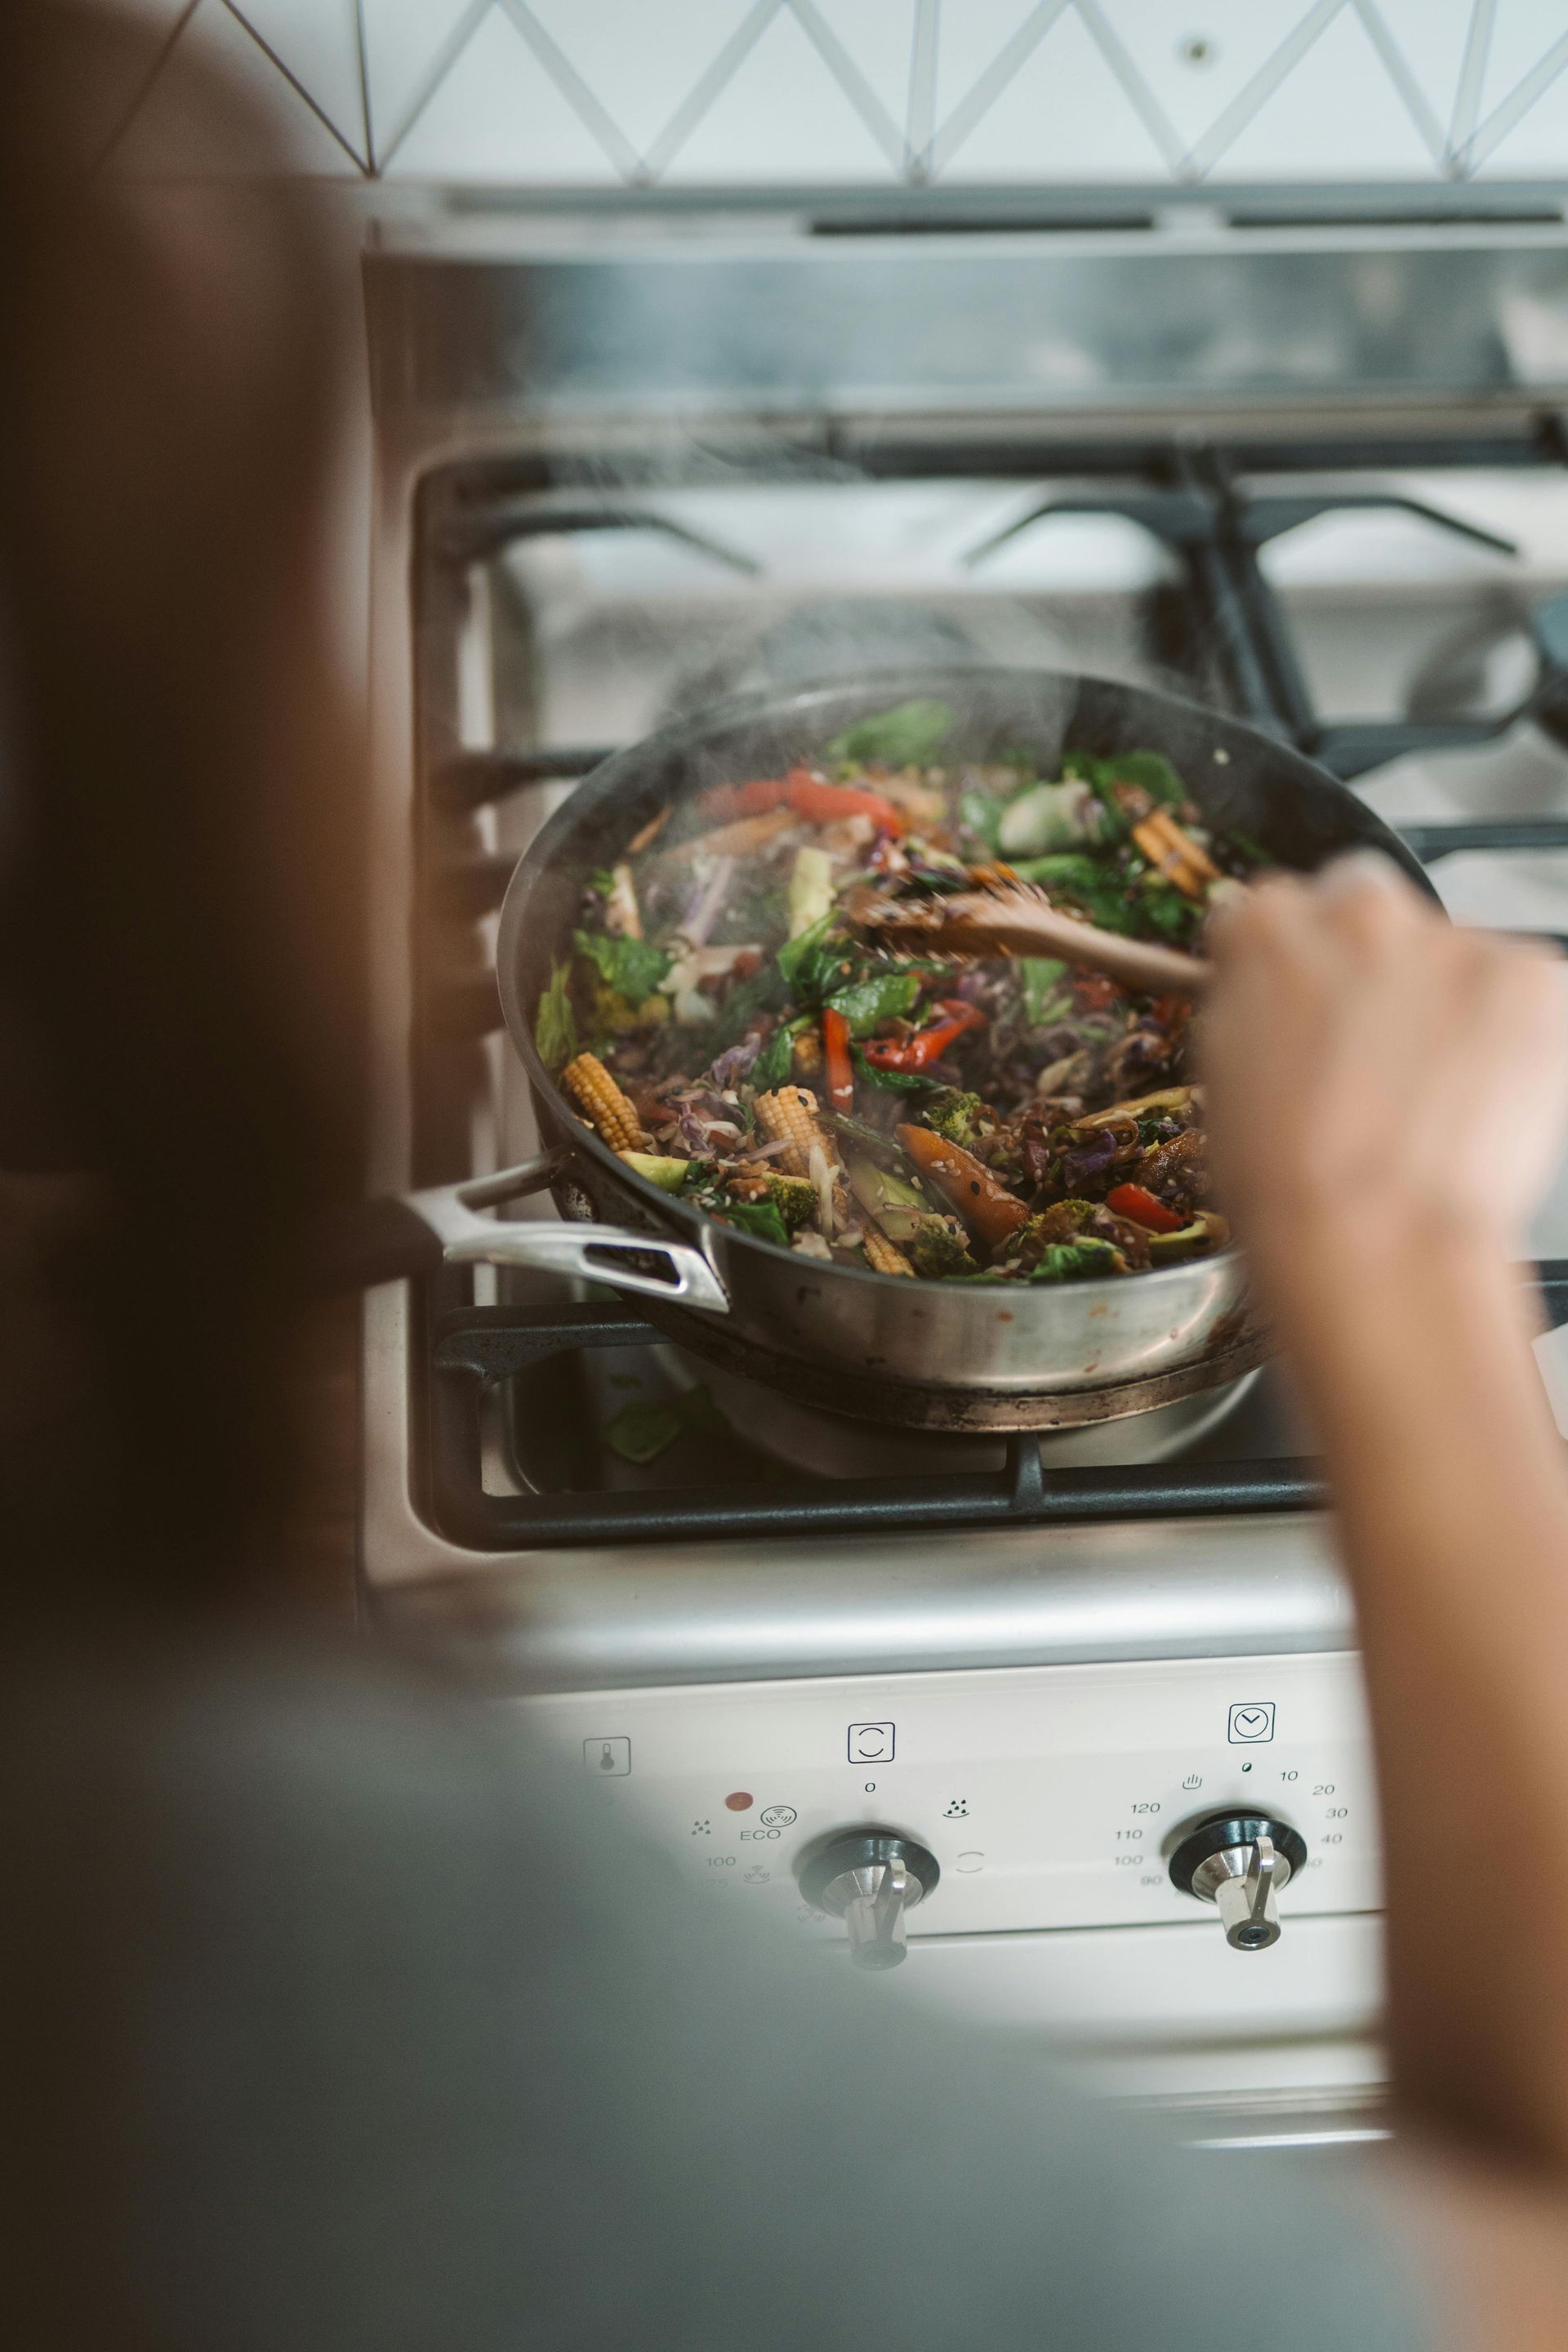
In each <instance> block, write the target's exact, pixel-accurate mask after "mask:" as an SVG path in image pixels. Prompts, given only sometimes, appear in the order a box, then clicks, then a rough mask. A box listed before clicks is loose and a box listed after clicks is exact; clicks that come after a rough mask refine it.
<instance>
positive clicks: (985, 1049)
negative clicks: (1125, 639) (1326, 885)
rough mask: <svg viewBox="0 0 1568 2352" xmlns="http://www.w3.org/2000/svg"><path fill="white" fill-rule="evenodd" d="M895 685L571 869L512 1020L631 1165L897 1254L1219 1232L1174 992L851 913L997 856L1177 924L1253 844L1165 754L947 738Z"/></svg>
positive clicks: (1040, 881)
mask: <svg viewBox="0 0 1568 2352" xmlns="http://www.w3.org/2000/svg"><path fill="white" fill-rule="evenodd" d="M951 730H952V712H951V711H950V710H949V709H948V708H947V706H946V705H945V704H942V703H940V702H936V701H934V700H933V701H924V700H917V701H912V702H909V703H904V704H900V706H899V708H898V709H895V710H890V711H887V712H884V713H882V714H881V715H880V716H879V717H878V718H874V719H867V720H864V721H862V722H860V724H858V726H856V727H852V728H849V729H847V730H845V731H844V733H843V734H842V735H840V736H839V737H837V739H836V740H834V741H833V742H832V743H830V744H829V745H827V746H826V752H825V755H824V760H823V764H822V765H821V766H820V767H816V766H807V765H805V764H801V765H797V766H795V767H793V768H790V769H788V770H787V772H785V773H784V774H782V775H777V776H766V777H757V778H751V779H747V778H742V779H739V780H737V781H736V782H731V783H722V784H717V785H714V786H711V787H710V789H708V790H707V791H705V792H703V793H699V794H698V795H696V796H695V798H694V799H691V800H689V801H686V802H678V803H675V804H674V806H673V807H672V809H670V810H668V811H666V812H664V813H662V814H660V815H658V816H656V817H654V818H651V819H649V820H648V821H647V823H645V824H643V825H642V827H641V829H640V831H638V832H637V834H636V835H635V836H634V838H633V839H632V840H631V841H630V842H629V843H628V845H627V846H626V849H625V850H624V851H623V853H622V854H621V856H619V858H618V859H617V861H616V863H615V864H614V865H613V866H610V867H608V868H606V869H605V870H604V871H602V872H600V873H598V874H595V876H593V877H591V880H590V883H589V885H588V887H587V888H586V890H585V892H584V901H583V904H582V907H581V909H580V911H579V915H578V918H577V920H576V922H575V924H574V928H573V930H572V935H571V951H570V953H569V954H568V955H567V956H566V957H565V958H564V959H563V960H562V961H557V962H555V963H553V964H552V967H551V976H550V981H549V984H548V986H547V987H546V988H545V989H544V990H543V991H542V993H541V995H540V999H539V1003H538V1009H537V1013H536V1020H535V1035H536V1038H537V1041H538V1045H539V1049H540V1053H541V1055H542V1058H543V1060H544V1061H545V1063H546V1065H547V1066H548V1067H549V1068H550V1069H551V1070H552V1072H556V1073H559V1074H560V1076H561V1077H562V1082H563V1087H564V1088H565V1090H566V1092H567V1094H568V1096H569V1097H570V1098H571V1100H572V1101H573V1103H574V1105H575V1107H576V1108H578V1109H579V1111H580V1112H581V1113H582V1115H583V1116H584V1118H585V1119H586V1120H587V1121H588V1122H589V1123H590V1124H591V1125H592V1126H593V1127H595V1129H597V1131H598V1132H599V1134H600V1135H601V1136H602V1137H603V1138H604V1139H605V1141H606V1142H607V1143H609V1144H610V1145H611V1147H612V1149H614V1150H616V1151H617V1152H618V1153H619V1155H620V1158H621V1160H622V1162H623V1164H624V1166H625V1167H626V1169H627V1170H628V1171H629V1172H631V1173H632V1174H634V1175H636V1176H637V1177H638V1178H640V1179H641V1180H642V1181H645V1182H647V1183H648V1184H651V1185H654V1186H656V1187H658V1189H659V1190H661V1191H664V1192H669V1193H679V1195H680V1196H681V1198H682V1199H683V1200H685V1201H687V1202H691V1203H692V1204H693V1205H695V1206H696V1207H698V1208H699V1209H700V1210H701V1211H702V1212H703V1213H705V1214H707V1215H709V1216H710V1217H712V1218H714V1219H716V1220H718V1221H719V1222H720V1223H724V1224H728V1225H730V1226H731V1227H733V1228H735V1229H737V1230H739V1231H741V1232H742V1233H744V1234H749V1235H750V1236H752V1238H753V1239H755V1240H758V1241H763V1242H767V1243H771V1244H773V1246H774V1247H775V1248H781V1249H793V1250H795V1251H796V1252H797V1253H801V1254H804V1255H808V1256H814V1257H817V1258H823V1259H831V1260H833V1261H834V1262H836V1263H837V1264H840V1265H859V1266H862V1267H864V1268H867V1269H868V1270H869V1271H871V1272H873V1273H877V1274H880V1275H885V1276H892V1277H896V1278H899V1279H904V1280H907V1279H909V1278H910V1276H917V1277H921V1278H924V1279H928V1280H934V1279H941V1280H948V1281H959V1280H970V1281H973V1280H985V1281H998V1280H1000V1281H1008V1282H1030V1283H1054V1282H1073V1281H1081V1280H1086V1279H1087V1280H1093V1279H1104V1278H1106V1277H1117V1278H1120V1277H1121V1276H1128V1275H1136V1274H1139V1273H1142V1272H1144V1271H1145V1270H1147V1269H1149V1268H1151V1267H1153V1266H1158V1265H1171V1264H1175V1263H1180V1261H1181V1260H1182V1259H1183V1258H1184V1257H1190V1256H1192V1255H1197V1254H1200V1253H1202V1252H1204V1251H1207V1250H1213V1249H1215V1248H1217V1247H1220V1246H1222V1245H1223V1244H1224V1243H1225V1241H1226V1237H1227V1235H1226V1225H1225V1222H1224V1220H1223V1219H1222V1218H1221V1217H1219V1216H1218V1215H1216V1214H1215V1212H1214V1211H1213V1210H1212V1209H1211V1208H1210V1207H1209V1206H1208V1201H1207V1193H1208V1180H1207V1166H1206V1157H1205V1145H1204V1135H1203V1126H1202V1104H1201V1100H1200V1098H1199V1096H1198V1094H1197V1093H1196V1091H1195V1090H1194V1087H1192V1086H1191V1084H1190V1083H1189V1082H1188V1079H1187V1075H1186V1070H1187V1063H1186V1055H1187V1022H1188V1007H1187V1005H1186V1004H1185V1003H1182V1002H1178V1001H1176V1000H1174V999H1169V998H1148V997H1140V996H1133V995H1131V994H1129V993H1128V992H1126V991H1125V990H1123V989H1121V988H1120V987H1119V986H1118V985H1117V984H1116V983H1115V982H1112V981H1110V980H1109V979H1107V978H1105V977H1104V976H1103V975H1101V974H1099V973H1094V972H1089V971H1078V970H1075V969H1073V968H1071V967H1069V966H1068V965H1067V964H1065V963H1060V962H1057V961H1051V960H1048V959H1045V958H1030V959H1020V960H1018V961H1011V960H1000V961H975V962H970V963H967V964H954V963H952V962H937V961H925V962H922V961H919V960H918V959H914V958H903V959H894V958H892V957H889V955H888V954H887V953H886V952H884V951H881V950H877V949H874V948H872V947H871V946H869V945H868V944H866V943H865V942H864V940H862V938H861V935H860V932H859V930H858V916H859V915H860V914H861V913H863V912H864V911H865V910H866V909H868V908H870V907H872V906H874V905H875V904H876V903H877V901H878V900H879V899H880V898H886V897H887V896H889V895H895V896H897V895H905V894H915V893H924V892H930V891H933V890H936V891H942V890H952V889H963V888H966V887H970V886H971V885H972V884H973V882H974V881H975V880H977V879H979V878H982V877H983V876H984V874H985V873H988V872H990V873H994V872H995V871H996V870H997V868H998V866H1000V867H1001V870H1002V871H1003V872H1004V873H1006V872H1008V871H1011V872H1015V873H1017V874H1020V875H1022V876H1024V877H1026V878H1027V879H1028V880H1030V881H1032V882H1035V883H1036V884H1037V885H1038V886H1039V887H1043V888H1044V889H1045V890H1046V891H1047V894H1048V895H1049V897H1050V898H1052V900H1053V901H1054V902H1055V903H1056V904H1058V906H1059V907H1060V908H1062V910H1063V911H1064V912H1066V913H1068V914H1069V915H1074V916H1077V917H1079V918H1080V919H1083V920H1085V921H1089V922H1092V923H1094V924H1097V925H1099V926H1100V927H1101V928H1103V929H1110V930H1115V931H1120V932H1122V933H1124V934H1127V935H1129V936H1139V937H1143V938H1154V939H1165V940H1174V941H1176V942H1178V943H1179V944H1182V945H1194V944H1196V943H1197V942H1198V940H1199V935H1200V934H1201V931H1202V929H1203V925H1204V923H1205V919H1206V916H1207V912H1208V909H1209V908H1210V906H1211V905H1212V904H1214V903H1216V902H1217V901H1218V900H1219V899H1220V898H1223V897H1224V896H1225V895H1226V893H1227V892H1234V891H1235V890H1237V889H1239V888H1240V887H1243V884H1244V882H1245V879H1246V877H1247V876H1248V875H1250V874H1251V873H1252V872H1253V871H1255V870H1256V868H1257V866H1258V865H1259V864H1260V863H1261V862H1262V860H1261V854H1260V853H1259V852H1258V850H1257V849H1256V847H1255V846H1254V845H1252V844H1250V843H1245V842H1232V841H1228V840H1226V838H1225V837H1224V836H1222V835H1218V834H1216V833H1215V831H1214V830H1213V829H1212V828H1211V827H1210V826H1209V825H1208V824H1206V823H1205V818H1204V814H1203V812H1202V810H1201V809H1200V808H1199V807H1198V806H1197V805H1196V804H1195V803H1194V802H1193V801H1192V800H1191V799H1190V798H1189V797H1188V794H1187V792H1186V788H1185V786H1184V782H1183V781H1182V779H1181V777H1180V776H1179V775H1178V774H1177V773H1176V772H1175V770H1174V769H1173V767H1172V766H1171V763H1170V761H1168V760H1166V759H1165V758H1164V757H1163V754H1162V753H1159V752H1155V751H1123V752H1117V753H1114V754H1111V755H1110V756H1105V757H1096V756H1090V755H1089V754H1088V753H1086V752H1081V751H1069V752H1068V753H1067V754H1066V755H1065V757H1064V759H1063V761H1062V764H1061V772H1060V773H1059V774H1058V775H1054V776H1051V775H1047V776H1041V775H1039V774H1037V773H1036V772H1034V768H1033V765H1032V763H1031V762H1030V761H1029V760H1028V759H1027V757H1026V755H1025V754H1022V753H1019V752H1015V751H1010V750H1003V751H999V752H998V753H997V755H996V756H995V757H994V759H993V760H991V761H963V760H958V759H952V760H946V761H944V753H945V751H946V746H947V740H948V736H949V734H950V731H951Z"/></svg>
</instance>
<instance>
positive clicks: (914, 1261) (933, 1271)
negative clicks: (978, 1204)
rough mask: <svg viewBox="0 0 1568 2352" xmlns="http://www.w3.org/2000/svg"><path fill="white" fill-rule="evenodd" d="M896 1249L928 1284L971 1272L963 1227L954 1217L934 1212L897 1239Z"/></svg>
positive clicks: (972, 1263) (971, 1267) (972, 1264)
mask: <svg viewBox="0 0 1568 2352" xmlns="http://www.w3.org/2000/svg"><path fill="white" fill-rule="evenodd" d="M899 1247H900V1249H901V1250H902V1251H903V1253H904V1255H905V1256H906V1257H907V1258H908V1259H909V1262H910V1265H912V1266H913V1267H914V1270H915V1272H916V1273H917V1274H919V1275H923V1276H925V1277H926V1279H927V1280H928V1281H931V1282H936V1281H940V1280H941V1279H942V1276H944V1275H955V1274H973V1272H974V1260H973V1258H972V1257H971V1255H970V1254H969V1247H968V1244H967V1243H966V1242H965V1240H964V1238H963V1227H962V1226H961V1225H960V1224H959V1223H958V1221H957V1219H956V1218H955V1217H940V1216H938V1215H937V1213H936V1212H935V1211H934V1210H932V1211H931V1213H930V1214H929V1215H927V1216H923V1217H921V1218H919V1219H918V1220H916V1221H914V1223H913V1224H912V1229H911V1230H910V1232H909V1233H907V1234H900V1236H899Z"/></svg>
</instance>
